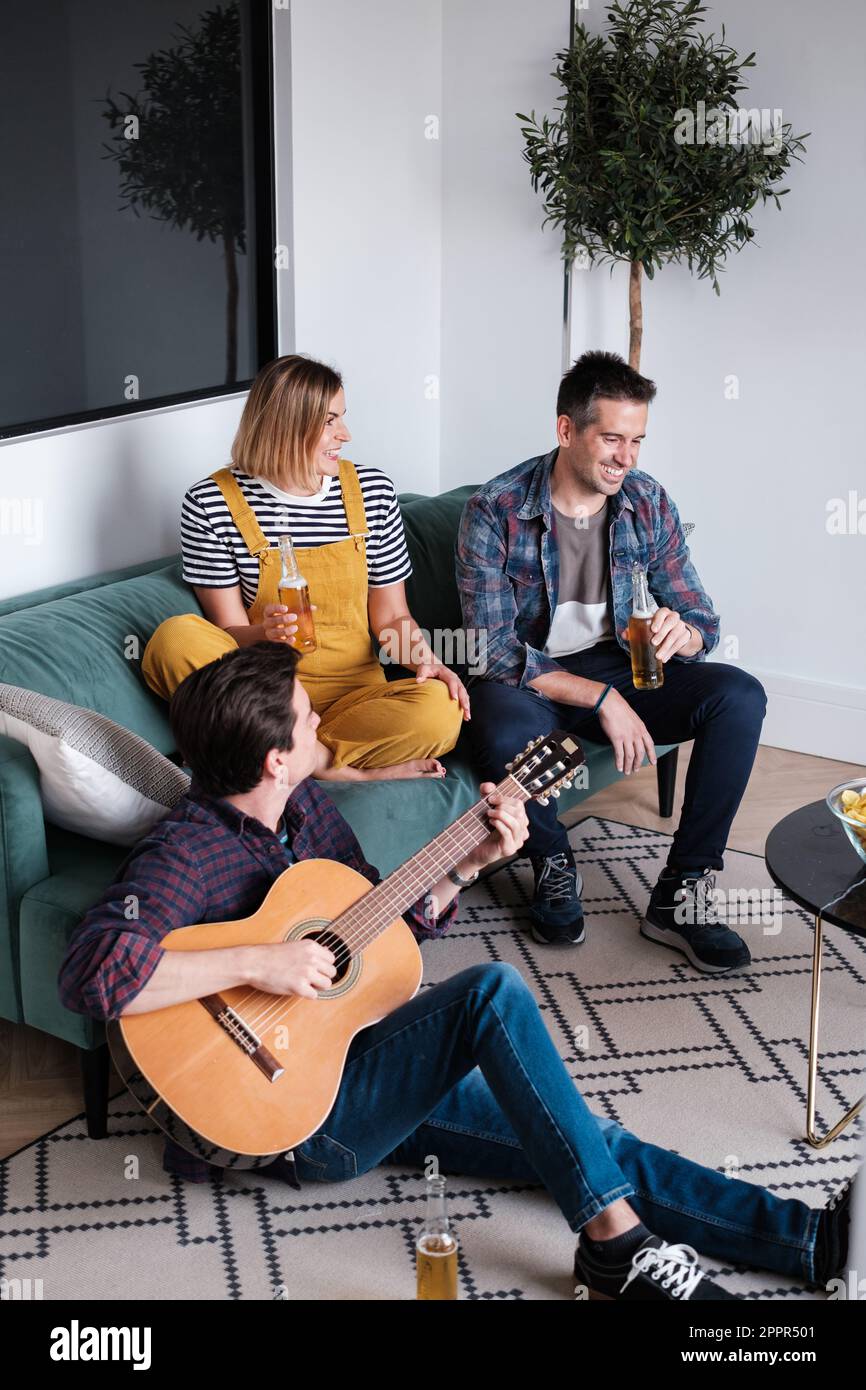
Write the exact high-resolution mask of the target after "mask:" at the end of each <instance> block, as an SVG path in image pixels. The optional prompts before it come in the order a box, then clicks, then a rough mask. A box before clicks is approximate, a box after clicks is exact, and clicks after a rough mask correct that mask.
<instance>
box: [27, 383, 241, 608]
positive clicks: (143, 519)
mask: <svg viewBox="0 0 866 1390" xmlns="http://www.w3.org/2000/svg"><path fill="white" fill-rule="evenodd" d="M244 399H245V397H244V395H243V394H239V395H232V396H224V397H221V398H219V399H217V400H212V401H203V402H200V403H198V404H195V405H185V406H178V407H174V408H172V409H168V410H154V411H147V412H145V413H143V414H141V415H133V416H127V417H125V418H123V419H118V420H110V421H103V422H100V423H99V424H95V425H79V426H77V427H76V428H74V429H68V430H63V431H56V432H53V433H50V434H43V435H38V436H32V437H30V438H24V439H13V440H9V441H7V442H5V443H3V444H0V469H2V481H0V598H7V597H10V596H11V595H13V594H24V593H29V592H30V591H31V590H32V589H41V588H44V587H45V586H46V585H49V584H61V583H64V582H65V581H67V580H70V579H80V578H82V577H83V576H85V575H90V574H98V573H99V572H100V571H102V570H107V569H119V568H122V567H123V566H126V565H135V564H138V563H139V562H142V561H145V560H151V559H156V558H158V557H160V556H162V555H173V554H175V553H176V552H177V551H178V550H179V549H180V503H181V498H182V497H183V494H184V492H185V491H186V489H187V488H188V487H189V485H190V483H193V482H195V481H196V480H197V479H198V478H202V477H204V476H205V474H207V473H212V472H213V471H214V469H216V468H222V467H224V466H225V464H227V463H228V462H229V450H230V447H231V441H232V438H233V436H234V432H235V430H236V428H237V422H238V420H239V419H240V413H241V410H242V408H243V403H244ZM16 517H18V518H20V524H18V525H16V524H14V522H15V518H16Z"/></svg>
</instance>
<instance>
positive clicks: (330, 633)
mask: <svg viewBox="0 0 866 1390" xmlns="http://www.w3.org/2000/svg"><path fill="white" fill-rule="evenodd" d="M212 476H213V480H214V482H215V483H216V484H217V486H218V488H219V489H220V492H221V493H222V495H223V497H224V498H225V500H226V504H227V505H228V508H229V511H230V512H231V516H232V520H233V521H234V523H235V525H236V526H237V528H238V531H239V532H240V534H241V536H242V538H243V540H244V544H245V545H246V547H247V549H248V550H249V552H250V554H251V555H255V557H256V558H257V560H258V562H259V582H258V588H257V590H256V597H255V601H254V603H253V606H252V608H251V609H250V610H249V620H250V623H251V624H253V625H255V624H256V623H260V622H262V620H263V617H264V611H265V606H266V604H269V603H279V602H280V596H279V581H280V573H281V570H280V552H279V550H276V549H271V548H270V547H269V545H268V541H267V538H266V537H265V535H264V532H263V531H262V528H261V526H260V525H259V523H258V521H257V519H256V516H255V513H254V512H253V510H252V508H251V507H250V506H249V504H248V503H247V500H246V498H245V497H244V495H243V492H242V491H241V489H240V486H239V485H238V482H237V480H236V479H235V477H234V476H233V474H232V472H231V470H230V469H228V468H222V469H220V471H219V472H218V473H214V474H213V475H212ZM340 488H341V491H342V497H343V506H344V507H345V509H346V520H347V522H348V526H349V535H348V537H347V539H346V540H343V541H334V542H332V543H330V544H328V545H317V546H304V547H301V548H299V549H297V550H296V551H295V554H296V555H297V557H298V564H299V567H300V570H301V573H302V574H303V576H304V578H305V579H306V581H307V584H308V585H309V589H310V598H311V600H312V602H313V603H314V604H315V605H316V612H315V614H314V618H315V623H316V638H317V641H318V649H317V650H316V651H315V652H308V653H306V654H304V655H303V656H301V658H300V662H299V665H298V675H299V677H300V680H301V684H302V685H303V687H304V689H305V690H306V692H307V694H308V695H309V697H310V702H311V704H312V706H313V708H314V710H315V711H316V713H317V714H318V715H320V716H321V721H322V722H321V724H320V725H319V728H318V730H317V734H318V738H319V740H320V742H321V743H323V744H324V745H325V747H326V748H329V749H330V750H331V752H332V753H333V757H334V762H333V766H334V767H335V768H337V767H343V766H344V765H348V766H350V767H359V768H373V767H389V766H391V765H392V764H393V763H402V762H408V761H409V759H410V758H435V757H439V756H441V754H443V753H447V752H448V751H449V750H450V749H452V748H453V747H454V744H455V743H456V742H457V737H458V735H459V733H460V728H461V724H462V714H461V710H460V705H459V703H458V701H456V700H452V699H451V697H450V696H449V694H448V690H447V688H446V686H445V685H443V683H442V681H440V680H428V681H424V683H423V684H421V685H419V684H418V682H417V681H416V680H415V679H414V677H413V678H410V679H407V680H397V681H388V680H386V678H385V672H384V670H383V669H382V665H381V663H380V661H379V660H378V658H377V657H376V654H375V652H374V650H373V644H372V641H371V639H370V627H369V617H368V613H367V590H368V578H367V548H366V541H365V539H364V538H365V536H367V535H368V534H369V533H368V531H367V517H366V513H365V511H364V498H363V495H362V492H361V485H360V483H359V482H358V475H357V473H356V472H355V469H354V467H353V465H352V464H351V463H350V462H349V461H348V459H341V460H340ZM236 646H237V643H236V642H235V639H234V638H233V637H231V636H230V635H229V634H228V633H227V632H225V631H223V629H222V628H220V627H217V626H216V625H215V624H213V623H209V622H207V620H206V619H205V618H201V617H199V616H198V615H197V614H194V613H184V614H181V615H180V616H178V617H174V618H167V619H166V621H165V622H164V623H161V624H160V626H159V627H158V628H157V629H156V632H154V634H153V636H152V637H151V639H150V641H149V642H148V644H147V646H146V648H145V651H144V656H143V658H142V663H141V669H142V674H143V675H144V679H145V680H146V681H147V684H148V685H149V686H150V688H151V690H155V691H156V693H157V694H158V695H161V696H162V697H163V699H166V700H167V699H170V698H171V696H172V695H173V694H174V692H175V690H176V689H177V687H178V686H179V685H180V683H181V681H182V680H183V679H184V677H185V676H188V675H189V674H190V672H191V671H196V670H198V668H199V667H200V666H206V665H207V664H208V662H210V661H215V660H216V659H217V657H220V656H222V655H223V653H224V652H227V651H231V650H232V649H233V648H234V647H236Z"/></svg>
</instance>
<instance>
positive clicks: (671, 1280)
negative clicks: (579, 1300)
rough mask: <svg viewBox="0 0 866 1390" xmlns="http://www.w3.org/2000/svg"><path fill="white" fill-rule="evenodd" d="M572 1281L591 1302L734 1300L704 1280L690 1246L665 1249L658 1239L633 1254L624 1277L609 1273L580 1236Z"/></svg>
mask: <svg viewBox="0 0 866 1390" xmlns="http://www.w3.org/2000/svg"><path fill="white" fill-rule="evenodd" d="M574 1277H575V1280H576V1282H577V1283H578V1284H583V1285H585V1287H586V1289H587V1290H588V1292H589V1296H590V1298H610V1299H615V1300H616V1301H617V1302H620V1301H622V1302H625V1303H628V1302H632V1301H634V1300H638V1299H640V1300H643V1301H648V1302H671V1303H676V1302H679V1301H685V1300H686V1299H689V1300H690V1301H691V1302H692V1303H701V1302H706V1301H707V1300H709V1299H716V1300H719V1299H725V1300H727V1299H735V1298H736V1297H737V1295H736V1294H733V1293H728V1291H727V1289H723V1288H722V1287H721V1286H720V1285H719V1284H714V1283H713V1282H712V1280H711V1279H708V1278H707V1276H706V1274H704V1272H703V1270H702V1269H701V1267H700V1265H699V1264H698V1256H697V1253H696V1251H694V1250H693V1249H692V1247H691V1246H690V1245H668V1244H667V1243H666V1242H665V1241H663V1240H659V1238H658V1236H650V1238H649V1240H645V1241H644V1242H643V1244H642V1245H641V1246H640V1247H639V1248H638V1249H637V1250H636V1251H635V1252H634V1255H633V1256H632V1259H631V1265H630V1267H629V1269H628V1272H627V1273H626V1275H625V1277H623V1273H622V1270H621V1269H620V1270H611V1268H610V1266H605V1265H604V1264H603V1263H602V1262H601V1261H600V1260H598V1259H596V1258H594V1257H593V1253H592V1251H591V1250H590V1248H589V1246H588V1244H587V1242H586V1241H585V1240H584V1239H583V1236H581V1237H580V1239H579V1241H578V1245H577V1251H576V1253H575V1256H574Z"/></svg>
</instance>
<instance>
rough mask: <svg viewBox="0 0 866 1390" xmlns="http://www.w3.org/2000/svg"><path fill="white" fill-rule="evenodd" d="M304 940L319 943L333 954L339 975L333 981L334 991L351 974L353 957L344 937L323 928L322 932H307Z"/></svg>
mask: <svg viewBox="0 0 866 1390" xmlns="http://www.w3.org/2000/svg"><path fill="white" fill-rule="evenodd" d="M304 940H305V941H318V942H320V944H321V945H322V946H327V948H328V950H329V951H330V952H331V953H332V954H333V956H334V964H335V965H336V967H337V973H336V975H335V976H334V978H333V980H332V981H331V988H332V989H333V988H334V986H335V985H338V984H339V983H340V981H341V980H342V979H344V978H345V977H346V975H347V974H348V972H349V967H350V965H351V964H352V957H351V955H350V954H349V948H348V946H347V945H346V943H345V941H344V940H343V938H342V937H340V936H336V935H335V934H334V932H332V931H330V930H329V928H328V927H322V929H321V931H308V932H305V933H304Z"/></svg>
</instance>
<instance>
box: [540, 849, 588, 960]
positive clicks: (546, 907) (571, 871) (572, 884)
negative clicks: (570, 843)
mask: <svg viewBox="0 0 866 1390" xmlns="http://www.w3.org/2000/svg"><path fill="white" fill-rule="evenodd" d="M532 871H533V873H534V874H535V897H534V898H533V900H532V906H531V907H530V909H529V915H530V917H531V918H532V936H533V939H534V940H535V941H537V942H538V943H539V945H541V946H579V945H580V943H581V941H583V939H584V936H585V932H584V929H583V904H582V903H581V901H580V895H581V892H582V891H583V879H582V878H581V876H580V874H579V873H578V872H577V869H576V867H575V863H574V855H573V854H572V852H571V850H568V851H561V852H560V853H559V854H549V855H546V856H543V855H533V856H532Z"/></svg>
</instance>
